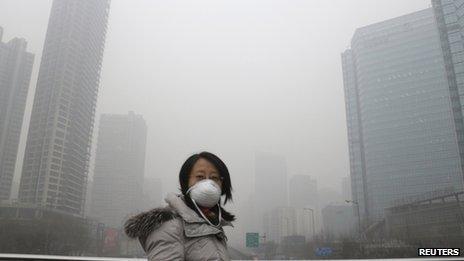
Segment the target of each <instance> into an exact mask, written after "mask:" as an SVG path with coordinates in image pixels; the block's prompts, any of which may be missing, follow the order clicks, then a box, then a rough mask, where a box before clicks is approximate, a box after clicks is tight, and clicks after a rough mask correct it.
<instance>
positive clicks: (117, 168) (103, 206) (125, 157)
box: [90, 112, 154, 228]
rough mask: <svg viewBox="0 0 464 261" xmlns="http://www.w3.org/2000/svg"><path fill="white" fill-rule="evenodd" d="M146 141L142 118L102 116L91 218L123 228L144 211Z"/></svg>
mask: <svg viewBox="0 0 464 261" xmlns="http://www.w3.org/2000/svg"><path fill="white" fill-rule="evenodd" d="M146 138H147V126H146V124H145V120H144V119H143V118H142V116H141V115H136V114H134V113H132V112H130V113H129V114H127V115H115V114H103V115H102V116H101V118H100V125H99V132H98V143H97V154H96V157H95V171H94V177H93V188H92V203H91V207H90V217H92V218H96V219H97V220H98V221H100V222H103V223H105V224H106V225H108V226H111V227H115V228H120V227H121V226H122V224H123V222H124V219H125V218H126V217H127V216H129V215H130V214H133V213H135V212H137V211H139V210H140V209H141V208H142V207H143V206H142V205H143V203H144V199H143V187H144V172H145V148H146ZM153 189H154V188H153Z"/></svg>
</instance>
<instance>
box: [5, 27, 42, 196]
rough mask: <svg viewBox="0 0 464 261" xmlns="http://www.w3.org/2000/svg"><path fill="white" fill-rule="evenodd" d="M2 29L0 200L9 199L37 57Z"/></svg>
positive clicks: (24, 42) (23, 43)
mask: <svg viewBox="0 0 464 261" xmlns="http://www.w3.org/2000/svg"><path fill="white" fill-rule="evenodd" d="M2 35H3V28H1V27H0V201H1V200H7V199H9V198H10V194H11V188H12V184H13V177H14V172H15V165H16V157H17V153H18V145H19V138H20V135H21V127H22V123H23V116H24V109H25V107H26V99H27V93H28V90H29V83H30V80H31V73H32V66H33V63H34V55H33V54H32V53H29V52H27V51H26V47H27V42H26V40H24V39H22V38H14V39H12V40H10V41H8V42H3V40H2Z"/></svg>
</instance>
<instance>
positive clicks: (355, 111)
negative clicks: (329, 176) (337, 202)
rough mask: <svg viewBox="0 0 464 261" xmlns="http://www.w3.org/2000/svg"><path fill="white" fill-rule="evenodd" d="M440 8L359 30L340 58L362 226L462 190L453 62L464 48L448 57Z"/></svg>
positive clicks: (459, 117) (460, 129) (353, 178)
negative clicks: (421, 199) (418, 200)
mask: <svg viewBox="0 0 464 261" xmlns="http://www.w3.org/2000/svg"><path fill="white" fill-rule="evenodd" d="M442 2H453V3H454V1H442ZM456 2H457V1H456ZM460 2H461V1H460ZM442 4H443V3H441V2H440V1H437V2H436V3H435V2H434V8H429V9H426V10H422V11H418V12H415V13H412V14H407V15H404V16H400V17H397V18H394V19H390V20H387V21H383V22H380V23H376V24H372V25H368V26H365V27H362V28H359V29H357V30H356V32H355V34H354V36H353V38H352V41H351V48H350V49H348V50H346V51H345V52H344V53H343V54H342V66H343V79H344V90H345V101H346V113H347V127H348V143H349V154H350V155H349V156H350V173H351V183H352V196H353V200H354V201H355V202H356V203H357V204H358V205H359V213H360V215H361V220H362V221H361V223H362V224H363V225H364V226H365V225H367V224H370V223H372V222H375V221H378V220H381V219H382V218H384V210H385V208H387V207H391V206H394V205H397V204H400V203H402V202H404V201H408V200H410V199H412V198H414V197H417V196H419V195H422V194H424V193H430V192H434V191H435V192H437V191H460V190H462V189H463V177H462V175H463V165H462V162H463V160H462V156H463V153H462V149H461V147H462V145H464V143H463V142H462V140H463V138H464V135H463V134H462V132H463V131H464V128H463V120H462V110H461V106H460V100H459V96H457V94H458V93H459V92H458V91H457V90H456V89H459V88H458V87H457V86H459V83H463V84H464V80H459V79H458V77H457V74H456V73H457V72H456V71H455V70H454V69H453V68H456V67H458V66H457V63H454V60H450V58H453V56H451V55H450V53H453V51H452V50H451V49H453V50H454V51H455V52H458V51H459V50H463V44H462V43H463V42H462V41H461V40H460V41H459V44H456V45H451V44H448V48H449V49H450V50H447V49H446V45H445V44H444V38H446V35H447V33H448V32H447V31H446V30H444V29H443V27H445V28H446V26H447V25H440V22H439V21H440V18H439V16H438V15H435V13H436V12H437V10H438V9H440V8H442V7H441V6H442ZM453 39H454V38H453ZM454 43H455V42H453V44H454ZM457 45H459V46H460V47H459V48H458V47H457ZM451 46H453V47H451ZM463 69H464V67H463ZM463 72H464V70H463ZM463 79H464V77H463ZM463 89H464V88H463Z"/></svg>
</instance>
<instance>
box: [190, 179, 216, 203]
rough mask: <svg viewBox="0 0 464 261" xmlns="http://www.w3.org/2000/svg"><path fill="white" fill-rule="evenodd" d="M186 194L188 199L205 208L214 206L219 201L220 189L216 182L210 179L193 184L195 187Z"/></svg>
mask: <svg viewBox="0 0 464 261" xmlns="http://www.w3.org/2000/svg"><path fill="white" fill-rule="evenodd" d="M188 193H190V198H191V199H193V200H194V202H195V203H197V204H198V205H200V206H202V207H207V208H210V207H213V206H215V205H216V204H218V203H219V200H220V199H221V188H220V187H219V185H218V184H217V183H216V182H214V181H212V180H210V179H205V180H202V181H199V182H197V183H195V185H193V186H191V187H190V188H189V189H188V190H187V194H188Z"/></svg>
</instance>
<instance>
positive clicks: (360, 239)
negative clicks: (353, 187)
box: [345, 200, 364, 256]
mask: <svg viewBox="0 0 464 261" xmlns="http://www.w3.org/2000/svg"><path fill="white" fill-rule="evenodd" d="M345 202H346V203H353V204H355V205H356V209H357V212H358V230H359V242H360V249H361V255H362V256H364V247H363V245H362V243H361V241H362V233H361V213H360V212H359V203H358V202H357V201H355V200H345Z"/></svg>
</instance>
